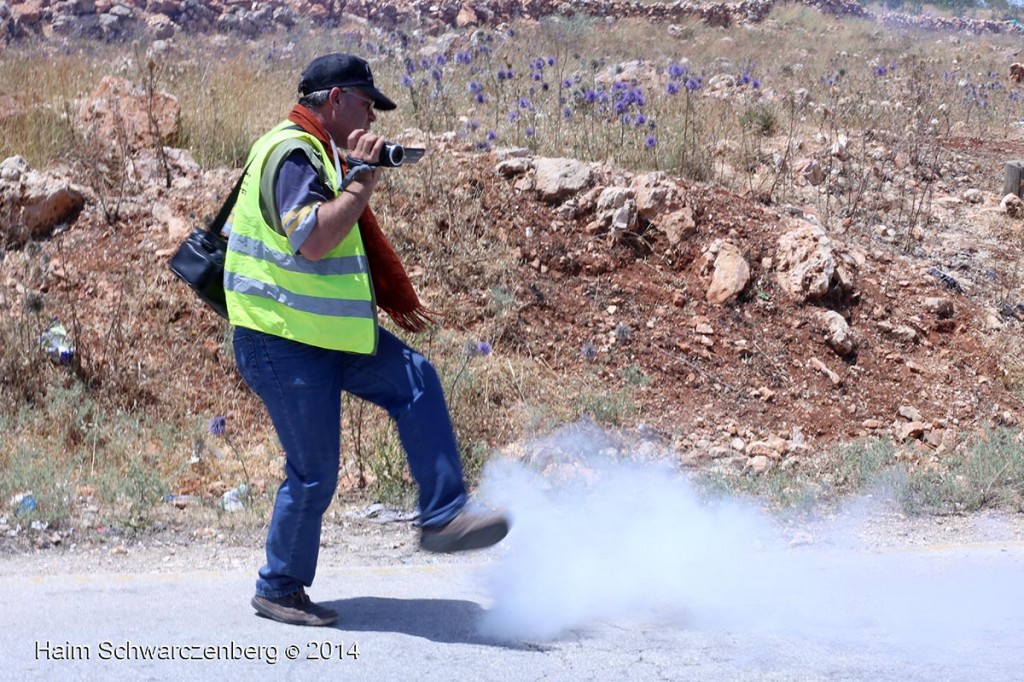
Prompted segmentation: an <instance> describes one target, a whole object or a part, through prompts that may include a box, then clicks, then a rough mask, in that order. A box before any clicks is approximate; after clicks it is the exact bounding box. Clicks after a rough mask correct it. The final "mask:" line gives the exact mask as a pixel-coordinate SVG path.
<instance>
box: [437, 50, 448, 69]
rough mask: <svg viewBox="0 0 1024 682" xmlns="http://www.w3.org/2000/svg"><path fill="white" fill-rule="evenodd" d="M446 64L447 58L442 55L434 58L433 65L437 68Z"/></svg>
mask: <svg viewBox="0 0 1024 682" xmlns="http://www.w3.org/2000/svg"><path fill="white" fill-rule="evenodd" d="M447 63H448V57H446V56H444V53H439V54H438V55H437V56H435V57H434V64H436V65H437V66H444V65H445V64H447Z"/></svg>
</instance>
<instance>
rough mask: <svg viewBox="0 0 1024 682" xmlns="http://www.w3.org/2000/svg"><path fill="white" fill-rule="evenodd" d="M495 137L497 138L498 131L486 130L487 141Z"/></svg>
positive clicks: (492, 140)
mask: <svg viewBox="0 0 1024 682" xmlns="http://www.w3.org/2000/svg"><path fill="white" fill-rule="evenodd" d="M497 139H498V133H496V132H494V130H493V129H492V130H488V131H487V141H488V142H494V141H495V140H497Z"/></svg>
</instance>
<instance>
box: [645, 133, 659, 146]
mask: <svg viewBox="0 0 1024 682" xmlns="http://www.w3.org/2000/svg"><path fill="white" fill-rule="evenodd" d="M657 145H658V138H656V137H655V136H654V135H648V136H647V137H645V138H644V146H645V147H647V148H648V149H654V148H655V147H656V146H657Z"/></svg>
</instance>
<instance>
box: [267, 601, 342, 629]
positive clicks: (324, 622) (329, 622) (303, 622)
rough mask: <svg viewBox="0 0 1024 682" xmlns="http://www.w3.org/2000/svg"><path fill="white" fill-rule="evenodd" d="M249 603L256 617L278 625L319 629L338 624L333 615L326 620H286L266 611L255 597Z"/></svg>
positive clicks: (316, 618)
mask: <svg viewBox="0 0 1024 682" xmlns="http://www.w3.org/2000/svg"><path fill="white" fill-rule="evenodd" d="M249 603H250V604H252V607H253V608H254V609H256V613H257V614H258V615H260V616H263V617H264V618H268V619H270V620H273V621H276V622H278V623H284V624H286V625H309V626H313V627H320V626H324V625H334V624H335V623H337V622H338V615H337V614H335V615H334V616H333V617H328V618H320V617H317V616H311V618H314V619H315V620H310V619H309V618H306V619H301V618H288V617H287V616H283V615H281V614H280V613H275V612H274V611H272V610H270V609H268V608H267V607H266V606H264V605H263V604H261V603H260V602H258V601H257V600H256V598H255V597H253V599H252V601H251V602H249Z"/></svg>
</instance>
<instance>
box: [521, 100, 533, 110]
mask: <svg viewBox="0 0 1024 682" xmlns="http://www.w3.org/2000/svg"><path fill="white" fill-rule="evenodd" d="M519 108H520V109H532V108H533V104H532V103H531V102H530V100H528V99H527V98H525V97H520V98H519Z"/></svg>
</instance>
